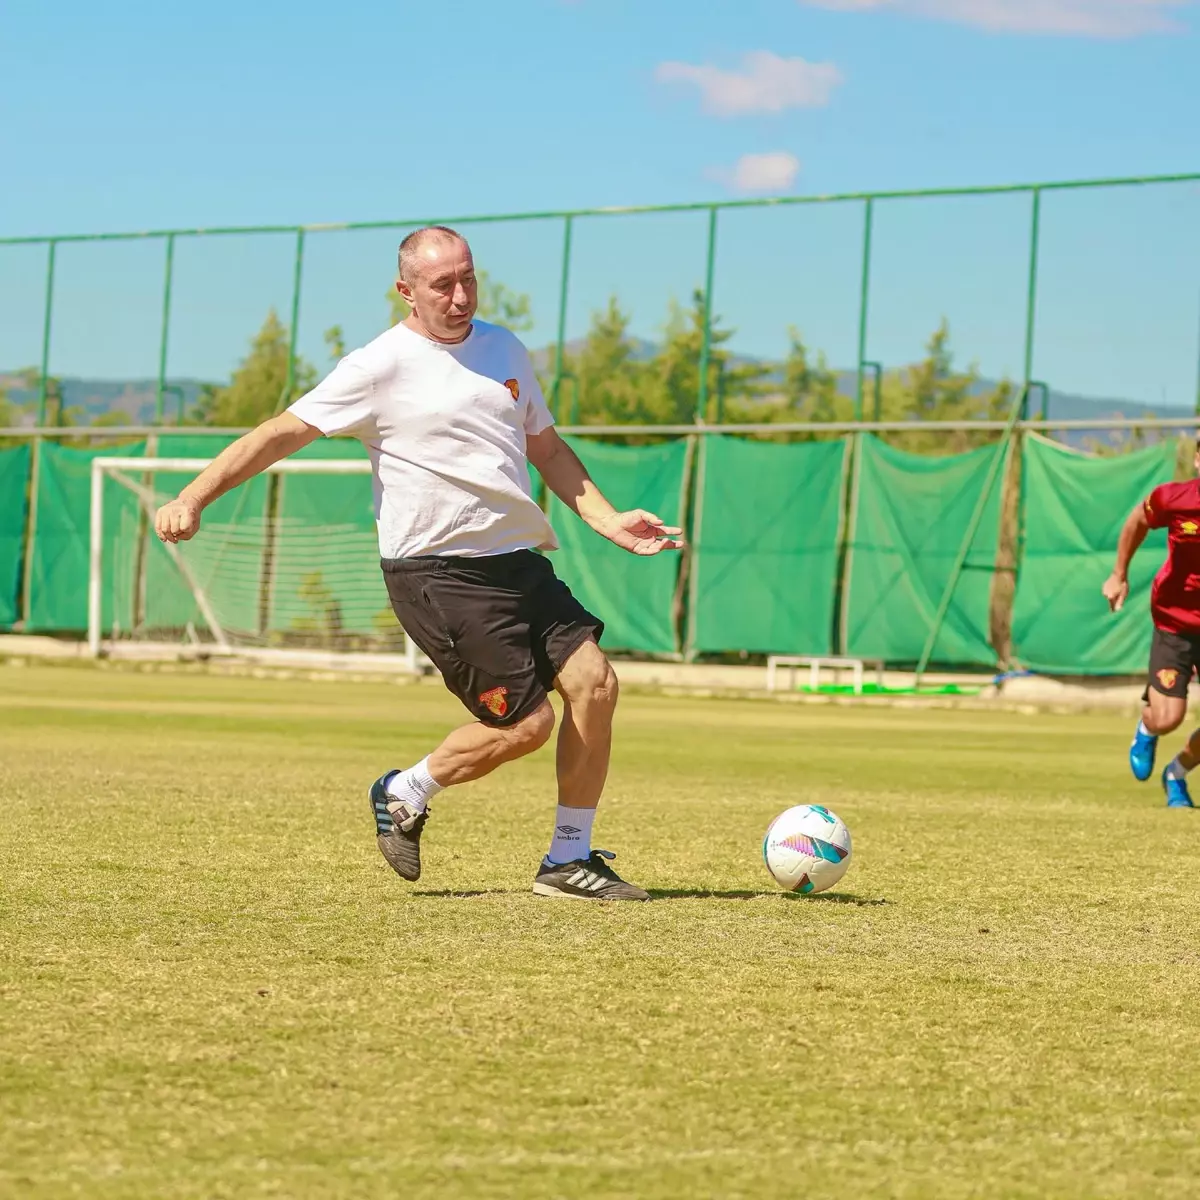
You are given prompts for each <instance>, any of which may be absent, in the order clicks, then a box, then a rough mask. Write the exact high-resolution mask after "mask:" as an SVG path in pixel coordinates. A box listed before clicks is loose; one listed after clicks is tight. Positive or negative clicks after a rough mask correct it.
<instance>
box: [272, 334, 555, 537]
mask: <svg viewBox="0 0 1200 1200" xmlns="http://www.w3.org/2000/svg"><path fill="white" fill-rule="evenodd" d="M289 411H290V412H293V413H295V414H296V416H298V417H299V418H300V420H302V421H304V422H306V423H307V424H309V425H313V426H315V427H316V428H317V429H319V430H320V431H321V432H322V433H324V434H335V433H345V434H353V435H354V436H355V437H357V438H359V439H360V440H361V441H362V442H363V444H364V445H365V446H366V448H367V452H368V454H369V455H370V458H371V467H372V472H373V475H374V484H375V519H376V521H377V523H378V526H379V553H380V554H381V555H382V557H384V558H409V557H412V556H413V555H417V554H436V555H462V556H464V557H479V556H482V555H491V554H506V553H508V552H510V551H513V550H531V549H535V548H537V549H545V550H553V549H556V548H557V546H558V542H557V541H556V540H555V537H554V531H553V530H552V529H551V528H550V523H549V522H548V521H547V520H546V516H545V514H544V513H543V512H542V510H541V509H540V508H538V506H537V505H536V504H535V503H534V502H533V497H532V495H531V493H530V486H529V468H528V465H527V460H526V457H525V444H526V443H525V439H526V437H527V436H529V435H531V434H537V433H541V432H542V431H543V430H544V429H548V428H549V427H550V426H551V425H553V424H554V418H553V417H551V415H550V410H549V409H548V408H547V407H546V401H545V399H544V398H543V396H542V390H541V388H540V387H539V386H538V382H537V379H536V378H535V377H534V374H533V364H532V363H531V362H530V361H529V355H528V353H527V352H526V350H525V347H524V346H523V345H522V344H521V343H520V341H518V340H517V337H516V336H515V335H514V334H512V333H510V332H509V331H508V330H507V329H504V328H502V327H501V326H499V325H489V324H488V323H487V322H485V321H475V322H474V324H473V325H472V327H471V332H470V333H469V334H468V335H467V337H466V338H465V339H464V340H463V341H461V342H458V343H456V344H455V345H445V344H443V343H441V342H432V341H429V340H428V339H427V338H423V337H421V336H420V334H417V333H414V332H413V331H412V330H411V329H408V328H407V327H406V326H404V325H396V326H395V327H394V328H392V329H389V330H388V331H387V333H384V334H381V335H380V336H379V337H377V338H376V339H375V340H374V341H373V342H370V343H368V344H367V345H366V346H364V347H363V348H362V349H361V350H355V351H354V352H353V353H351V354H348V355H347V356H346V357H345V358H343V359H342V361H341V362H339V363H338V365H337V366H336V367H335V368H334V369H333V371H332V372H331V373H330V374H329V375H328V377H326V378H325V379H324V380H323V381H322V382H321V383H319V384H318V385H317V386H316V387H315V388H313V390H312V391H311V392H309V393H307V395H304V396H301V397H300V399H299V400H297V401H296V402H295V403H294V404H293V405H292V406H291V408H290V409H289Z"/></svg>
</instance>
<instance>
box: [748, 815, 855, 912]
mask: <svg viewBox="0 0 1200 1200" xmlns="http://www.w3.org/2000/svg"><path fill="white" fill-rule="evenodd" d="M763 862H765V863H766V864H767V870H768V871H770V872H771V875H772V877H773V878H774V880H775V882H776V883H777V884H779V886H780V887H782V888H786V889H787V890H788V891H789V892H804V893H805V894H806V895H807V894H808V893H809V892H823V891H824V890H825V889H826V888H831V887H833V885H834V884H835V883H837V881H838V880H839V879H841V877H842V876H843V875H845V873H846V868H847V867H849V866H850V830H848V829H847V828H846V826H845V825H843V824H842V822H841V821H840V820H838V818H837V816H836V815H835V814H834V813H831V812H830V811H829V809H827V808H825V807H824V805H821V804H798V805H797V806H796V807H795V808H789V809H788V810H787V811H786V812H782V813H780V814H779V816H777V817H776V818H775V820H773V821H772V822H771V824H770V825H769V826H768V827H767V836H766V837H764V838H763Z"/></svg>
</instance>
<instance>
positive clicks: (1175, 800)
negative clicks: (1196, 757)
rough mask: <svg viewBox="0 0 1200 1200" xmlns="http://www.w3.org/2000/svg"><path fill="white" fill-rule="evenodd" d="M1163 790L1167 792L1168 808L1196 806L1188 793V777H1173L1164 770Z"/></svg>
mask: <svg viewBox="0 0 1200 1200" xmlns="http://www.w3.org/2000/svg"><path fill="white" fill-rule="evenodd" d="M1162 785H1163V791H1164V792H1166V793H1167V807H1168V808H1195V807H1196V806H1195V805H1194V804H1193V803H1192V798H1191V796H1190V795H1188V785H1187V780H1186V779H1172V778H1171V777H1170V776H1169V775H1168V774H1167V772H1166V771H1165V770H1164V771H1163V776H1162Z"/></svg>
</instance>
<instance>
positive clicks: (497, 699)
mask: <svg viewBox="0 0 1200 1200" xmlns="http://www.w3.org/2000/svg"><path fill="white" fill-rule="evenodd" d="M479 703H480V704H482V705H483V707H484V708H486V709H487V710H488V712H490V713H491V714H492V716H494V717H502V716H504V714H505V713H506V712H508V688H506V687H494V688H489V689H488V690H487V691H486V692H484V693H483V694H482V695H481V696H480V697H479Z"/></svg>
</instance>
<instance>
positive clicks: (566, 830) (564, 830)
mask: <svg viewBox="0 0 1200 1200" xmlns="http://www.w3.org/2000/svg"><path fill="white" fill-rule="evenodd" d="M558 832H559V833H561V834H564V835H565V836H566V837H571V836H572V835H574V834H576V833H578V832H579V826H578V825H559V826H558Z"/></svg>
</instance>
